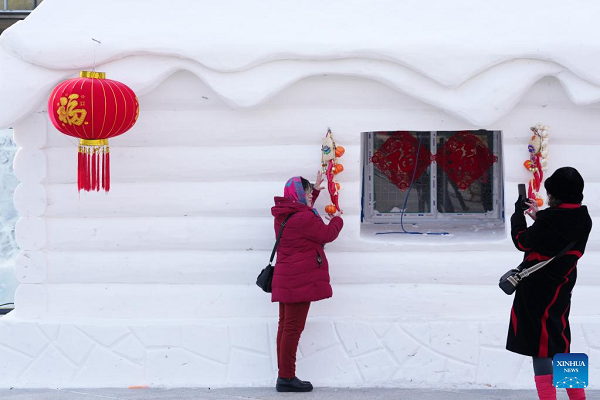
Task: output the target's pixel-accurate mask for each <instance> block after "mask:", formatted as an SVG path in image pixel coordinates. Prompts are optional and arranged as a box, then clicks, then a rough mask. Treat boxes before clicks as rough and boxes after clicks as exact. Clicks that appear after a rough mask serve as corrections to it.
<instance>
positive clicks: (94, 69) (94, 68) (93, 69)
mask: <svg viewBox="0 0 600 400" xmlns="http://www.w3.org/2000/svg"><path fill="white" fill-rule="evenodd" d="M92 40H93V41H94V42H96V43H98V44H102V42H101V41H99V40H96V39H94V38H92ZM96 43H94V67H93V68H92V71H94V72H96Z"/></svg>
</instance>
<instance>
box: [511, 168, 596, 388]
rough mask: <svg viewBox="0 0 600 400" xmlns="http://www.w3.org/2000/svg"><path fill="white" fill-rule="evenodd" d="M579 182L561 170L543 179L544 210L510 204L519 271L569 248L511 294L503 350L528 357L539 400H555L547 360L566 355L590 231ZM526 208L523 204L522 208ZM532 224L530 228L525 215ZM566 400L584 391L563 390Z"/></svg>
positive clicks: (575, 174)
mask: <svg viewBox="0 0 600 400" xmlns="http://www.w3.org/2000/svg"><path fill="white" fill-rule="evenodd" d="M583 185H584V182H583V178H582V177H581V175H580V174H579V172H577V170H576V169H574V168H571V167H563V168H560V169H558V170H557V171H556V172H555V173H554V174H552V176H551V177H550V178H548V179H547V180H546V182H545V183H544V186H545V188H546V191H547V193H548V205H549V208H547V209H545V210H542V211H539V212H538V211H537V206H536V205H535V203H534V202H533V201H526V202H522V201H521V200H522V199H521V198H520V197H519V200H517V203H515V213H514V214H513V216H512V217H511V219H510V222H511V236H512V240H513V242H514V244H515V246H516V247H517V249H519V250H520V251H523V252H525V256H524V262H523V264H522V266H523V267H525V268H529V267H531V266H533V265H535V264H537V263H538V262H540V261H543V260H548V259H550V258H552V257H553V256H555V255H557V254H558V253H560V252H561V251H562V250H563V249H564V248H566V247H567V246H568V245H569V243H571V242H575V244H574V245H573V247H572V248H571V249H570V250H569V251H568V252H567V253H566V254H565V255H564V256H562V257H560V258H558V259H556V260H554V261H552V262H551V263H549V264H547V265H546V266H545V267H543V268H542V269H540V270H538V271H536V272H535V273H533V274H532V275H530V276H529V277H528V278H526V279H524V280H523V281H522V282H521V283H520V284H519V286H518V287H517V291H516V294H515V299H514V302H513V307H512V310H511V318H510V326H509V330H508V339H507V342H506V348H507V349H508V350H510V351H513V352H515V353H519V354H523V355H526V356H531V357H533V367H534V373H535V382H536V388H537V390H538V396H539V398H540V399H553V400H555V399H556V389H555V388H554V386H553V385H552V357H554V355H555V354H557V353H569V352H570V345H571V331H570V328H569V311H570V306H571V291H572V290H573V287H574V286H575V281H576V279H577V262H578V260H579V259H580V258H581V256H583V253H584V251H585V246H586V243H587V240H588V236H589V234H590V230H591V228H592V220H591V218H590V216H589V214H588V210H587V207H586V206H582V205H581V202H582V200H583ZM523 204H526V205H523ZM527 209H529V211H527V214H528V215H529V216H530V217H531V218H532V219H533V220H534V223H533V225H532V226H530V227H529V228H528V227H527V223H526V221H525V210H527ZM567 393H568V394H569V398H570V399H572V400H574V399H577V400H579V399H585V393H584V389H567Z"/></svg>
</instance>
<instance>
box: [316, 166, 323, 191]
mask: <svg viewBox="0 0 600 400" xmlns="http://www.w3.org/2000/svg"><path fill="white" fill-rule="evenodd" d="M314 188H315V189H316V190H323V189H325V186H323V172H321V171H317V179H316V180H315V186H314Z"/></svg>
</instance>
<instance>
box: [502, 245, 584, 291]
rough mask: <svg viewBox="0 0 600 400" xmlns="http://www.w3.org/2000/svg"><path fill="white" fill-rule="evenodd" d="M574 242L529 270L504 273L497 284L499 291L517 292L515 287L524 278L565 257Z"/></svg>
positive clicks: (512, 270) (521, 269)
mask: <svg viewBox="0 0 600 400" xmlns="http://www.w3.org/2000/svg"><path fill="white" fill-rule="evenodd" d="M575 243H576V242H575V241H573V242H571V243H569V244H568V245H567V247H565V248H564V249H563V250H562V251H561V252H560V253H558V254H557V255H555V256H554V257H552V258H551V259H549V260H546V261H542V262H540V263H537V264H535V265H533V266H531V267H529V268H524V269H523V268H521V266H519V267H518V268H517V269H511V270H510V271H508V272H507V273H505V274H504V275H502V277H501V278H500V282H499V283H498V286H500V289H502V291H504V293H506V294H509V295H510V294H513V293H514V292H515V290H517V286H518V285H519V283H521V281H522V280H523V279H525V278H527V277H528V276H529V275H531V274H533V273H534V272H535V271H537V270H539V269H541V268H543V267H545V266H546V265H547V264H549V263H550V262H552V260H555V259H557V258H560V257H562V256H564V255H565V253H566V252H567V251H569V250H571V249H572V248H573V246H575Z"/></svg>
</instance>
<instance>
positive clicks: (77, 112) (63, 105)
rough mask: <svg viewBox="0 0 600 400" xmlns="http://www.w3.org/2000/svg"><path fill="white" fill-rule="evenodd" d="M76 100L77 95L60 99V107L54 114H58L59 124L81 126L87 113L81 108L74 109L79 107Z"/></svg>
mask: <svg viewBox="0 0 600 400" xmlns="http://www.w3.org/2000/svg"><path fill="white" fill-rule="evenodd" d="M78 98H79V95H78V94H75V93H73V94H71V95H69V98H68V99H67V98H66V97H61V98H60V107H59V108H58V110H56V112H57V114H58V119H59V120H60V121H61V122H65V123H68V124H69V125H77V126H79V125H81V124H83V121H84V120H85V117H86V115H87V111H86V110H84V109H83V108H75V107H77V106H78V105H79V103H78V102H77V99H78Z"/></svg>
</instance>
